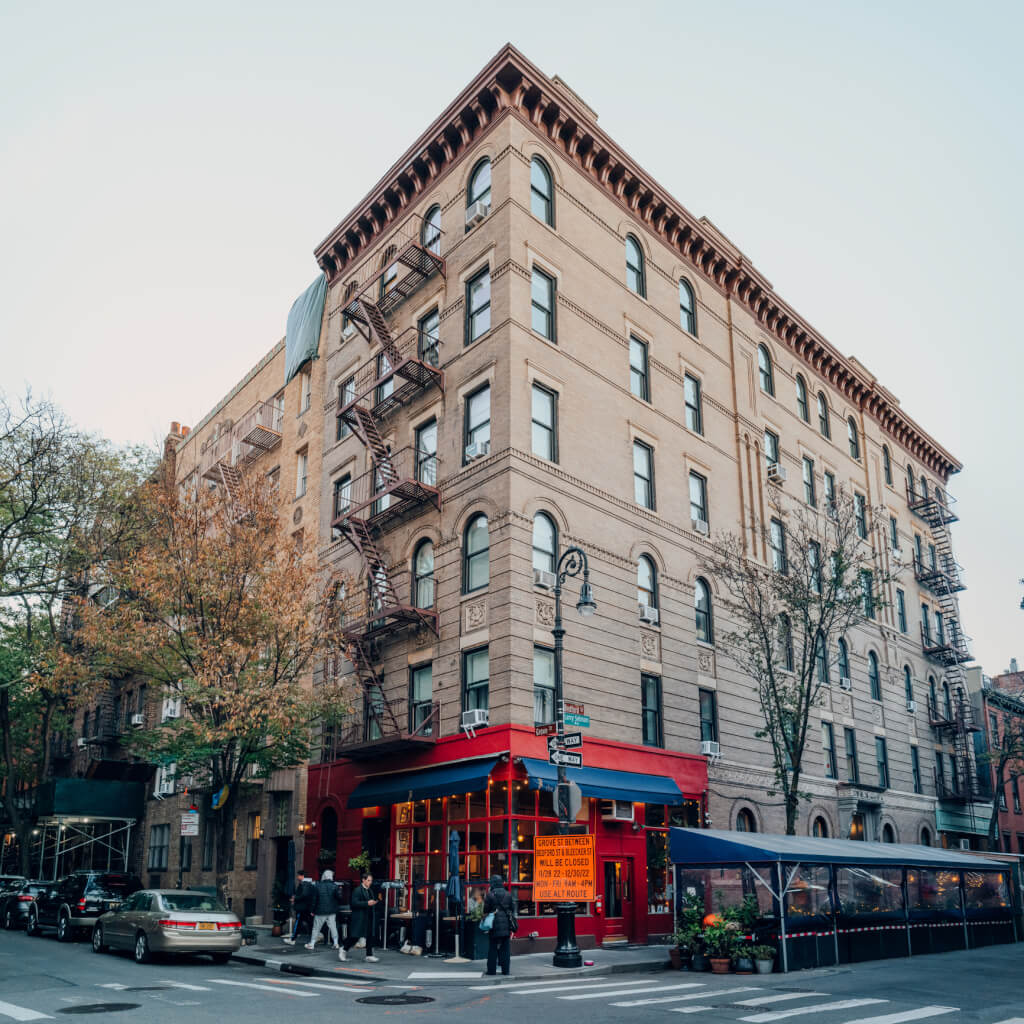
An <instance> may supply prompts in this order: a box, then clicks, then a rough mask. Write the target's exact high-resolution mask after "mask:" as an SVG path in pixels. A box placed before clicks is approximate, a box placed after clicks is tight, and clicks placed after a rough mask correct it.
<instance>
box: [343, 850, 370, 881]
mask: <svg viewBox="0 0 1024 1024" xmlns="http://www.w3.org/2000/svg"><path fill="white" fill-rule="evenodd" d="M348 866H349V867H350V868H351V869H352V870H353V871H354V872H355V873H356V877H357V878H362V877H363V875H365V874H366V872H367V871H369V870H370V853H369V851H368V850H363V851H362V852H361V853H359V854H358V855H357V856H355V857H349V859H348Z"/></svg>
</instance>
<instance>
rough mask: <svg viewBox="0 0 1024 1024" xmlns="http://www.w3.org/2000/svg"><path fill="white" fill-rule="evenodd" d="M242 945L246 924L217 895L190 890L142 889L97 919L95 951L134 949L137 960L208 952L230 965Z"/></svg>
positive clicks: (218, 962)
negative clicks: (156, 956) (243, 926)
mask: <svg viewBox="0 0 1024 1024" xmlns="http://www.w3.org/2000/svg"><path fill="white" fill-rule="evenodd" d="M241 945H242V922H241V921H240V920H239V919H238V917H237V916H236V915H235V914H233V913H232V912H231V911H230V910H228V909H227V907H225V906H223V905H222V904H221V903H219V902H218V901H217V898H216V897H215V896H210V895H208V894H207V893H204V892H192V891H189V890H187V889H142V890H141V891H139V892H137V893H133V894H132V895H131V896H129V897H128V899H126V900H125V901H124V903H122V904H121V906H120V907H118V908H117V909H116V910H110V911H108V912H107V913H105V914H103V915H102V916H101V917H100V918H99V920H97V922H96V924H95V926H94V927H93V930H92V948H93V951H94V952H96V953H105V952H106V951H107V950H108V949H130V950H131V951H132V953H133V954H134V956H135V962H136V963H140V964H144V963H148V962H149V961H150V960H151V959H152V957H153V955H154V954H156V953H207V954H209V955H210V956H211V957H212V958H213V962H214V963H217V964H223V963H227V962H228V960H230V959H231V954H232V953H234V952H235V951H236V950H237V949H238V948H239V947H240V946H241Z"/></svg>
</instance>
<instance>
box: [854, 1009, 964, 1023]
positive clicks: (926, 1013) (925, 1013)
mask: <svg viewBox="0 0 1024 1024" xmlns="http://www.w3.org/2000/svg"><path fill="white" fill-rule="evenodd" d="M959 1009H960V1007H959V1006H921V1007H918V1008H917V1009H916V1010H904V1011H903V1012H902V1013H885V1014H883V1015H882V1016H881V1017H858V1018H857V1020H851V1021H847V1024H900V1022H901V1021H905V1020H921V1019H922V1018H924V1017H938V1016H940V1015H941V1014H943V1013H956V1012H957V1010H959Z"/></svg>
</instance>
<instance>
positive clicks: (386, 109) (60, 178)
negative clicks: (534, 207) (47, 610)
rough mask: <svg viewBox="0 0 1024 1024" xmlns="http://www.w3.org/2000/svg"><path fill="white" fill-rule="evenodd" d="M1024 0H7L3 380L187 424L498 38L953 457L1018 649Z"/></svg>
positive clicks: (977, 617) (128, 435) (270, 327)
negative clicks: (574, 97) (570, 93)
mask: <svg viewBox="0 0 1024 1024" xmlns="http://www.w3.org/2000/svg"><path fill="white" fill-rule="evenodd" d="M1022 34H1024V4H1021V3H1020V2H1017V3H985V2H981V3H976V4H971V5H966V6H965V5H963V4H960V3H957V4H953V3H944V2H918V3H907V2H895V3H894V2H892V0H888V2H886V3H877V2H863V3H857V4H854V3H847V4H845V5H841V4H837V3H826V2H822V0H818V2H814V3H788V2H779V0H777V2H774V3H770V4H769V3H753V2H750V3H741V2H716V3H713V4H712V3H706V2H702V3H693V2H675V3H654V2H648V3H643V4H636V5H629V4H626V5H623V4H615V5H602V4H600V3H576V2H569V0H563V2H561V3H557V4H556V3H550V2H548V3H543V4H538V3H519V4H512V5H508V4H494V5H487V4H481V3H461V4H451V3H444V2H440V0H439V2H436V3H425V2H421V3H408V2H405V0H392V2H390V3H385V4H372V3H364V4H358V5H356V4H351V3H344V2H341V3H339V2H334V3H312V2H300V0H291V2H289V3H287V4H285V3H282V2H278V3H273V4H271V3H260V2H247V3H244V4H243V3H211V2H206V3H201V4H199V3H189V2H179V3H175V4H173V5H166V4H163V5H159V6H158V5H156V4H153V3H138V2H134V3H122V4H115V3H104V2H102V0H94V2H92V3H81V2H78V3H63V4H62V3H46V2H32V3H22V2H12V0H0V356H2V360H0V387H3V388H4V389H5V390H7V391H19V390H21V389H22V388H23V387H24V385H25V384H26V383H28V384H31V385H32V387H33V388H34V389H36V390H37V391H40V392H43V393H48V394H49V395H50V396H51V397H52V398H54V399H55V400H56V401H57V402H59V403H60V404H61V405H62V406H64V408H65V409H66V410H67V411H68V413H69V414H70V416H71V417H72V418H73V419H74V420H76V421H77V422H79V423H80V424H82V425H83V426H85V427H88V428H89V429H93V430H96V431H100V432H102V433H104V434H106V435H107V436H109V437H111V438H113V439H115V440H117V441H141V442H147V443H151V442H153V441H154V440H156V439H158V438H160V437H162V435H163V434H164V432H166V430H167V427H168V424H169V423H170V421H171V420H179V421H181V422H183V423H195V422H196V421H197V420H198V419H199V418H200V417H201V416H202V415H203V413H204V412H205V411H207V410H208V409H209V408H210V407H211V406H212V405H213V404H214V403H215V402H216V401H217V400H218V399H219V398H220V397H221V396H222V395H223V394H224V393H225V392H226V391H227V390H228V389H229V388H230V387H231V386H232V385H233V384H234V383H235V382H236V381H237V380H238V379H239V378H240V377H241V376H242V374H243V373H244V372H245V371H246V370H247V369H248V368H249V367H250V366H251V365H253V364H254V363H255V362H256V361H257V360H258V359H259V358H260V356H261V355H262V354H263V353H264V352H266V350H267V349H268V348H269V347H270V346H271V345H272V344H273V343H274V342H275V341H276V340H277V339H278V338H280V337H281V336H282V335H283V333H284V325H285V319H286V316H287V313H288V309H289V307H290V305H291V303H292V301H293V300H294V299H295V297H296V296H297V295H298V294H299V292H300V291H301V290H302V289H303V288H305V287H306V285H308V284H309V283H310V281H312V280H313V278H314V277H315V276H316V274H317V267H316V264H315V262H314V260H313V256H312V250H313V247H314V246H315V245H316V244H317V243H318V242H319V241H320V240H321V239H322V238H323V237H324V236H325V235H326V234H327V233H328V232H329V231H330V230H331V229H332V228H333V227H334V226H335V224H336V223H337V222H338V221H339V220H340V219H341V217H342V216H343V215H344V214H346V213H347V212H348V211H349V210H350V209H351V207H352V206H353V205H354V204H355V203H356V202H357V201H358V200H359V199H360V198H361V197H362V196H363V195H364V194H365V192H366V191H367V189H368V188H369V187H370V186H371V185H372V184H373V183H374V182H375V181H376V180H377V178H378V177H379V176H380V175H381V174H382V173H383V172H384V170H385V169H386V168H387V167H388V166H390V165H391V163H392V162H393V161H394V160H395V159H397V157H398V156H400V155H401V153H402V152H403V151H404V150H405V148H406V147H407V146H408V145H409V144H410V143H411V142H412V141H413V140H414V139H415V138H416V136H417V135H418V134H419V133H420V132H421V131H422V130H423V129H424V128H426V127H427V125H428V124H429V123H430V122H431V121H432V120H433V119H434V118H435V117H436V116H437V114H439V113H440V111H441V110H442V109H443V108H444V107H445V106H446V105H447V104H448V103H449V102H450V101H451V99H452V98H454V96H455V94H456V93H457V92H458V91H459V89H460V88H461V87H462V86H463V85H465V84H466V83H467V82H468V81H469V79H470V78H471V77H472V76H473V75H474V74H475V73H476V72H477V71H478V70H479V69H480V68H481V67H482V66H483V64H484V63H485V62H486V61H487V60H488V59H489V58H490V57H491V56H492V55H493V54H494V53H495V52H496V51H497V50H498V49H499V47H500V46H501V45H502V44H503V43H505V42H512V43H513V44H515V45H516V46H517V47H518V48H519V49H520V50H522V51H523V52H524V53H525V54H526V55H527V56H528V57H529V58H530V59H531V60H533V61H534V63H536V64H537V65H539V67H540V68H541V69H543V70H544V71H545V72H547V73H548V74H556V73H557V74H559V75H561V76H562V77H563V78H564V79H565V80H566V81H567V82H568V83H569V84H570V85H571V86H572V87H573V88H574V89H575V90H576V91H577V92H579V93H580V95H581V96H582V97H583V98H584V99H585V100H586V101H587V103H589V104H590V105H591V106H592V107H594V109H596V110H597V112H598V114H599V115H600V123H601V125H602V127H603V128H604V129H605V130H606V131H608V132H609V134H610V135H611V136H612V137H613V138H614V139H616V141H618V142H619V143H620V144H621V145H623V146H624V147H625V148H626V150H627V151H628V152H629V153H631V154H632V155H633V156H634V158H635V159H636V160H637V161H638V162H639V163H640V164H641V165H642V166H643V167H645V168H646V169H647V170H648V171H649V172H650V173H651V174H653V175H654V176H655V177H656V178H657V179H658V180H659V181H660V182H661V183H662V184H663V185H665V186H666V187H667V188H669V189H670V190H671V192H672V193H673V194H674V195H675V197H676V198H677V199H679V200H680V201H681V202H682V203H683V204H684V205H686V206H687V208H688V209H689V210H690V211H691V212H693V213H694V214H696V215H697V216H701V215H706V216H708V217H709V218H711V220H713V221H714V222H715V224H717V225H718V227H719V228H720V229H721V230H722V231H724V232H725V233H726V234H727V235H728V236H729V237H730V238H731V239H732V240H733V241H734V242H735V243H736V244H737V245H738V246H739V247H740V248H741V249H742V250H743V251H744V252H745V253H746V254H747V255H748V256H749V257H750V258H751V259H752V260H753V261H754V263H755V265H756V266H757V267H758V268H759V269H760V270H761V272H762V273H764V274H765V275H766V276H767V277H768V279H769V280H770V281H771V282H772V283H773V284H774V286H775V288H776V289H777V290H778V292H779V293H780V294H781V295H782V296H783V297H784V298H785V299H786V300H787V301H788V302H789V303H791V304H792V305H793V306H794V307H795V308H796V309H797V310H799V311H800V312H801V313H802V314H803V315H804V316H805V317H806V318H807V319H808V320H809V321H810V322H811V323H813V324H814V325H815V326H816V328H817V329H818V330H820V331H822V332H823V333H824V334H825V336H826V337H827V338H829V340H830V341H831V342H832V343H833V344H835V345H836V347H838V348H839V349H840V350H841V351H843V352H846V353H850V354H854V355H856V356H857V358H858V359H860V360H861V362H863V363H864V364H865V365H866V366H867V367H868V369H869V370H871V371H872V372H874V373H875V374H877V375H878V377H879V378H880V379H881V381H882V382H883V383H884V384H885V386H887V387H888V388H889V389H890V390H892V391H893V392H894V393H895V394H896V395H897V396H898V397H899V399H900V400H901V402H902V405H903V407H904V408H905V409H906V410H907V412H908V413H909V414H910V415H911V416H912V417H914V418H915V419H916V420H917V421H918V422H919V423H920V424H921V425H922V426H923V427H924V428H925V429H926V430H928V431H929V432H931V433H932V434H933V435H934V436H935V437H936V438H937V439H938V440H939V441H940V443H942V444H943V445H944V446H946V447H947V448H948V449H949V450H950V451H952V452H953V453H954V454H955V455H956V456H957V457H958V458H959V459H960V460H961V461H962V462H963V464H964V467H965V468H964V471H963V473H961V474H960V475H959V476H958V477H955V478H954V479H953V481H952V485H951V491H952V493H953V494H954V495H955V496H956V497H957V498H958V499H959V504H958V512H959V513H960V516H961V522H960V523H959V524H957V525H956V526H954V528H953V530H954V546H955V549H956V551H957V554H958V557H959V559H960V561H961V562H962V563H963V564H964V566H965V568H966V579H967V583H968V587H969V589H968V590H967V591H966V593H965V594H964V595H962V610H963V625H964V628H965V630H966V632H967V633H968V634H969V635H972V636H973V637H974V653H975V655H976V657H977V658H978V660H979V661H980V662H981V663H982V665H983V666H984V668H985V671H987V672H989V673H995V672H998V671H1001V670H1003V669H1005V667H1006V666H1007V663H1008V661H1009V658H1010V657H1011V656H1017V657H1020V658H1021V660H1022V662H1024V639H1022V635H1021V634H1022V627H1024V611H1021V610H1020V609H1019V607H1018V605H1019V602H1020V599H1021V596H1022V594H1024V589H1022V588H1021V587H1020V586H1019V584H1018V578H1019V577H1021V576H1024V531H1022V528H1021V526H1022V524H1021V520H1022V510H1024V475H1022V473H1021V468H1022V465H1021V464H1022V460H1021V457H1020V455H1019V453H1018V450H1017V449H1018V444H1019V440H1020V437H1021V434H1022V432H1024V431H1022V413H1024V409H1022V402H1021V377H1022V371H1024V354H1022V353H1024V346H1022V344H1021V341H1020V338H1019V336H1018V332H1019V331H1020V330H1021V327H1022V323H1021V315H1020V312H1019V300H1020V296H1021V284H1020V278H1021V271H1022V266H1021V252H1022V243H1021V239H1022V238H1024V202H1022V198H1021V193H1022V181H1024V159H1022V156H1024V142H1022V138H1024V135H1022V119H1021V109H1022V100H1024V73H1022V67H1024V61H1022V60H1021V55H1020V40H1021V37H1022Z"/></svg>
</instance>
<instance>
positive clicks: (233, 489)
mask: <svg viewBox="0 0 1024 1024" xmlns="http://www.w3.org/2000/svg"><path fill="white" fill-rule="evenodd" d="M220 479H221V483H223V484H224V490H225V491H226V492H227V494H228V497H229V498H230V499H231V500H232V501H234V500H235V499H236V498H237V497H238V495H239V493H240V492H241V489H242V474H241V473H240V472H239V469H238V467H237V466H231V465H228V463H226V462H222V463H221V464H220Z"/></svg>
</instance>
